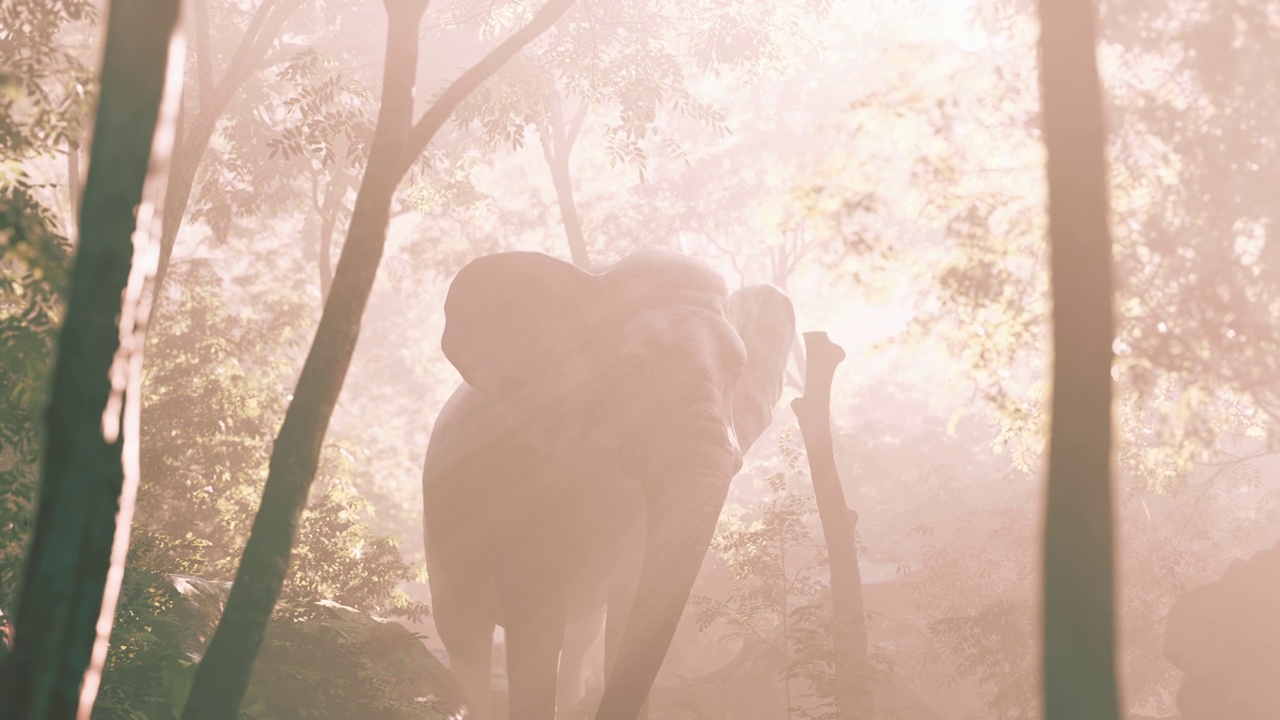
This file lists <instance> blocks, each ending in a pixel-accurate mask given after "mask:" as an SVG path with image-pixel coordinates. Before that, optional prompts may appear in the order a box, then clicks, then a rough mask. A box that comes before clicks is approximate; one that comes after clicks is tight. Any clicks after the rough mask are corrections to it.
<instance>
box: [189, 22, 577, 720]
mask: <svg viewBox="0 0 1280 720" xmlns="http://www.w3.org/2000/svg"><path fill="white" fill-rule="evenodd" d="M384 4H385V5H386V8H387V17H388V27H387V50H386V58H387V59H386V67H385V68H384V72H383V86H382V88H383V89H382V104H381V107H380V108H379V111H378V122H377V125H376V127H375V128H374V135H373V141H372V144H371V148H370V152H369V164H368V167H367V168H366V169H365V173H364V178H363V179H362V180H361V183H360V189H359V191H358V192H357V193H356V202H355V207H354V209H353V210H352V213H351V224H350V226H349V227H348V230H347V239H346V242H345V243H344V244H343V247H342V252H341V254H340V255H339V257H338V267H337V270H336V272H335V273H334V276H333V285H332V287H331V289H330V292H329V297H328V299H327V301H326V302H325V305H324V311H323V313H322V314H321V316H320V326H319V327H318V328H317V329H316V335H315V338H314V340H313V341H312V343H311V349H310V351H309V352H308V353H307V359H306V361H305V363H304V364H303V366H302V373H301V375H300V376H299V378H298V385H297V388H296V389H295V391H294V396H293V400H292V401H291V402H290V403H289V408H288V410H287V411H286V412H285V418H284V422H283V423H282V424H281V426H280V433H279V435H278V436H277V437H276V442H275V446H274V448H273V449H272V452H271V460H270V463H269V468H268V471H267V482H266V487H265V488H264V490H263V494H262V504H261V505H260V506H259V508H258V514H257V516H256V517H255V518H254V521H253V528H252V530H251V531H250V535H249V541H248V543H247V544H246V546H245V549H244V554H243V555H242V556H241V559H240V567H239V568H238V569H237V571H236V578H235V582H234V583H233V584H232V587H231V593H230V595H229V596H228V597H227V605H226V609H225V610H224V611H223V615H222V619H221V621H220V622H219V623H218V628H217V630H216V631H215V632H214V635H213V638H212V639H211V640H210V642H209V647H208V649H207V650H206V652H205V655H204V659H203V660H202V661H201V662H200V665H199V667H198V668H197V669H196V676H195V680H194V682H193V685H192V688H191V693H190V695H189V696H188V699H187V704H186V707H185V708H184V710H183V714H182V717H183V720H235V718H236V717H237V714H238V711H239V708H240V703H241V701H242V700H243V699H244V694H245V690H246V689H247V688H248V685H249V677H250V674H251V673H252V671H253V663H254V660H255V658H256V657H257V654H258V649H259V648H260V647H261V646H262V641H263V638H264V636H265V634H266V629H267V624H268V622H269V621H270V619H271V613H272V611H273V610H274V608H275V604H276V601H277V600H278V599H279V597H280V590H281V588H282V587H283V585H284V579H285V575H286V573H287V572H288V568H289V561H290V557H291V555H292V552H293V541H294V538H295V536H296V534H297V528H298V524H299V521H300V519H301V517H302V511H303V509H304V507H305V506H306V502H307V495H308V493H309V492H310V489H311V483H312V481H313V480H314V479H315V473H316V467H317V465H318V463H319V459H320V449H321V445H322V443H323V441H324V435H325V432H326V430H327V429H328V426H329V419H330V418H331V417H332V415H333V408H334V406H335V405H336V404H337V400H338V395H339V393H340V392H341V390H342V384H343V381H344V380H345V378H346V374H347V368H348V367H349V366H350V364H351V357H352V355H353V354H354V352H355V347H356V340H357V339H358V338H359V334H360V321H361V318H362V316H363V315H364V309H365V306H366V305H367V304H368V300H369V294H370V292H371V291H372V289H373V283H374V280H375V278H376V277H377V271H378V265H379V263H380V261H381V259H382V251H383V247H384V245H385V244H386V237H387V225H388V223H389V222H390V211H391V200H392V197H393V195H394V194H395V190H396V188H397V187H398V186H399V184H400V181H401V180H402V179H403V178H404V176H405V174H406V173H407V172H408V171H409V169H410V168H411V167H412V166H413V164H414V162H415V161H416V160H417V158H418V157H420V156H421V154H422V152H423V150H424V149H425V148H426V146H427V143H429V142H430V141H431V138H432V137H434V135H435V133H436V131H438V130H439V129H440V128H441V127H442V126H443V125H444V122H445V120H447V119H448V117H449V116H450V115H451V114H452V113H453V111H454V109H455V108H457V106H458V104H459V103H460V102H462V100H463V99H465V98H466V97H467V95H469V94H470V93H471V92H472V91H474V90H475V89H476V88H477V87H479V86H480V85H481V83H483V82H484V81H485V80H486V79H488V78H489V77H490V76H491V75H493V73H495V72H497V70H498V69H499V68H501V67H502V66H503V65H504V64H505V63H506V62H507V60H509V59H510V58H511V57H512V56H513V55H515V54H516V53H517V52H518V51H519V50H520V49H521V48H522V47H524V46H525V45H527V44H528V43H529V42H530V41H532V40H533V39H534V38H535V37H537V36H538V35H540V34H542V33H543V32H545V31H546V30H547V29H549V28H550V27H551V26H552V25H553V24H555V22H556V20H558V19H559V18H560V16H562V15H563V14H564V13H565V11H566V10H568V9H569V6H570V5H572V4H573V0H550V2H548V3H547V5H546V6H544V7H543V8H542V9H541V10H540V11H539V12H538V13H537V14H536V15H534V17H533V19H532V20H530V22H529V24H528V25H525V26H524V27H523V28H521V29H520V30H518V31H516V32H515V33H514V34H513V35H512V36H511V37H509V38H508V39H507V40H505V41H504V42H502V43H501V44H500V45H498V47H497V48H495V49H494V50H493V51H492V52H490V53H489V54H488V55H487V56H485V57H484V58H483V59H481V60H480V62H479V63H477V64H476V65H475V66H474V67H472V68H471V69H469V70H467V71H466V72H465V73H463V74H462V76H461V77H459V78H458V79H457V80H456V81H454V82H453V84H451V85H450V86H449V87H448V88H446V89H445V91H444V92H443V93H442V94H441V95H440V97H439V98H438V99H437V100H436V102H435V103H434V104H433V105H432V106H431V107H430V108H429V109H428V110H427V111H426V113H424V115H423V117H422V119H421V120H420V121H419V122H418V123H417V124H413V125H411V121H412V112H413V86H414V76H415V72H416V68H417V62H418V25H419V23H420V21H421V18H422V13H423V10H424V9H425V7H426V3H424V2H420V1H419V0H385V3H384Z"/></svg>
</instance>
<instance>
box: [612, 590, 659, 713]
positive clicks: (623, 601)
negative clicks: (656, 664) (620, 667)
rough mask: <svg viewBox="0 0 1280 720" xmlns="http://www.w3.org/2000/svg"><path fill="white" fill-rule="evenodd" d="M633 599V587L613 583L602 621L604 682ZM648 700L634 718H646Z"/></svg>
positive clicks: (619, 641)
mask: <svg viewBox="0 0 1280 720" xmlns="http://www.w3.org/2000/svg"><path fill="white" fill-rule="evenodd" d="M634 600H635V588H633V587H632V586H631V585H629V584H627V583H624V582H617V583H615V585H614V587H613V588H612V589H611V590H610V591H609V608H608V610H607V611H606V614H605V622H604V677H605V684H606V685H607V684H608V683H609V676H611V675H612V674H613V664H614V662H615V661H617V659H618V649H619V648H621V647H622V635H623V633H624V632H625V631H626V629H627V618H629V617H631V606H632V603H633V602H634ZM648 717H649V701H648V700H645V703H644V705H641V706H640V713H639V714H638V715H636V720H648Z"/></svg>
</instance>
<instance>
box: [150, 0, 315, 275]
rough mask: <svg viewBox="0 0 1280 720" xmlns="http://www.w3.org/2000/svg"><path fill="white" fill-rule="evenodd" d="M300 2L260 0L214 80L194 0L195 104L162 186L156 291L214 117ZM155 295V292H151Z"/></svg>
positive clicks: (200, 0) (203, 1)
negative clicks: (162, 213) (195, 106)
mask: <svg viewBox="0 0 1280 720" xmlns="http://www.w3.org/2000/svg"><path fill="white" fill-rule="evenodd" d="M301 6H302V0H262V2H261V4H259V5H258V8H257V10H255V11H254V14H253V16H252V17H250V19H249V23H248V25H247V26H246V27H245V30H244V34H243V35H242V36H241V37H240V42H239V43H238V44H237V46H236V49H235V51H234V52H233V53H232V55H231V58H230V60H229V62H228V64H227V67H226V69H225V70H224V71H223V74H222V77H221V78H219V79H218V80H217V81H215V80H214V69H213V63H214V59H215V58H214V53H213V48H212V47H211V44H210V27H209V11H208V0H194V1H193V2H192V9H193V10H194V13H193V14H194V19H195V22H194V23H193V29H194V36H195V50H196V52H195V53H194V55H195V59H196V83H195V93H193V95H194V97H195V98H196V99H197V102H198V106H197V108H196V110H195V111H194V112H193V115H192V118H191V122H190V123H189V124H188V125H187V126H186V127H183V128H182V129H181V130H180V132H179V140H178V143H179V144H178V150H177V151H176V152H175V153H174V159H173V169H172V172H170V173H169V182H168V185H167V187H166V188H165V192H164V231H163V232H164V234H163V235H162V236H161V238H160V260H159V264H158V266H157V269H156V290H157V293H158V292H159V291H161V290H163V288H164V280H165V277H166V275H167V274H168V271H169V261H170V258H171V257H172V255H173V246H174V244H175V243H176V242H177V239H178V229H179V228H180V227H181V226H182V219H183V217H184V216H185V214H186V211H187V205H188V203H189V202H190V201H191V190H192V188H193V187H194V185H195V179H196V171H197V170H198V169H199V167H200V161H201V159H202V158H203V157H204V154H205V151H206V150H207V149H208V147H209V141H210V140H211V139H212V138H213V133H214V130H216V129H217V127H218V120H219V118H221V117H222V114H223V112H224V111H225V110H226V108H227V105H228V103H230V102H231V99H232V97H234V96H235V94H236V92H237V91H239V90H240V87H241V86H242V85H244V83H245V81H246V80H248V78H249V77H250V76H251V75H252V74H253V72H254V71H255V70H256V69H257V66H258V64H259V63H261V62H262V60H263V58H265V57H266V55H267V51H268V50H270V49H271V47H272V45H274V44H275V42H276V40H277V38H279V36H280V33H281V31H282V30H283V28H284V25H285V22H286V21H287V20H288V19H289V18H290V17H291V16H292V15H293V14H294V13H295V12H296V11H297V10H298V8H299V7H301ZM157 296H158V297H159V295H157Z"/></svg>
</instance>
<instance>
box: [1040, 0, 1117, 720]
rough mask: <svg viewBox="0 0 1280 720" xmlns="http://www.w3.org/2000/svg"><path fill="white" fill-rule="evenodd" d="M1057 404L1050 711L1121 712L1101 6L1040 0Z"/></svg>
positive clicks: (1054, 719) (1105, 716)
mask: <svg viewBox="0 0 1280 720" xmlns="http://www.w3.org/2000/svg"><path fill="white" fill-rule="evenodd" d="M1040 22H1041V28H1042V29H1041V34H1040V85H1041V95H1040V97H1041V107H1042V111H1043V128H1044V138H1045V147H1046V149H1047V152H1048V167H1047V171H1048V183H1049V249H1050V262H1051V269H1050V278H1051V283H1052V293H1053V411H1052V412H1053V415H1052V429H1051V431H1050V437H1049V478H1048V489H1047V494H1046V501H1047V502H1046V509H1045V530H1044V587H1043V593H1044V597H1043V602H1044V607H1043V624H1044V649H1043V652H1044V664H1043V672H1044V704H1045V708H1044V710H1045V717H1046V719H1047V720H1115V719H1116V718H1118V717H1119V714H1120V712H1119V698H1118V695H1119V688H1118V684H1117V681H1116V671H1115V617H1114V613H1115V610H1114V595H1115V589H1114V584H1115V578H1114V574H1115V570H1114V568H1113V553H1114V551H1113V548H1112V542H1113V538H1112V534H1113V532H1114V529H1113V525H1112V504H1113V500H1112V491H1111V355H1112V347H1111V345H1112V340H1113V335H1114V327H1113V323H1114V321H1113V316H1112V280H1111V236H1110V231H1109V229H1108V226H1107V212H1108V208H1107V166H1106V147H1105V143H1106V129H1105V126H1104V121H1103V108H1102V89H1101V85H1100V82H1099V79H1098V69H1097V60H1096V55H1095V51H1096V45H1097V31H1096V27H1095V24H1096V22H1097V20H1096V8H1095V5H1094V3H1093V2H1082V1H1081V0H1041V2H1040Z"/></svg>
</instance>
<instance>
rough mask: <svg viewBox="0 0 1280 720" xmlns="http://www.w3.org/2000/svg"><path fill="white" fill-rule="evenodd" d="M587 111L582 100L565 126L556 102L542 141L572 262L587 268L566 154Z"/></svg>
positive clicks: (588, 256) (562, 115) (580, 224)
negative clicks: (546, 134)
mask: <svg viewBox="0 0 1280 720" xmlns="http://www.w3.org/2000/svg"><path fill="white" fill-rule="evenodd" d="M586 114H587V105H586V104H585V103H584V104H583V105H582V106H581V107H580V108H578V113H577V115H575V116H574V118H573V121H572V123H571V124H570V125H569V126H568V127H566V126H565V122H564V114H563V111H562V109H561V107H560V105H559V104H558V105H556V107H555V109H554V112H552V113H551V117H549V118H548V126H549V132H550V135H551V137H550V138H547V139H544V141H543V143H542V155H543V157H545V158H546V160H547V167H549V168H550V169H551V184H552V185H553V186H554V187H555V189H556V200H557V201H558V202H559V204H560V217H561V219H562V220H564V234H565V238H566V239H567V240H568V241H569V256H570V257H571V258H572V259H573V264H574V265H577V266H578V267H580V268H582V269H584V270H589V269H590V266H591V254H590V253H589V252H588V251H587V238H586V235H584V234H583V232H582V218H581V217H580V216H579V215H578V205H577V203H576V202H575V201H574V199H573V178H572V176H571V175H570V174H569V156H570V155H571V154H573V146H574V144H575V143H576V142H577V140H578V131H579V130H581V129H582V121H583V119H584V118H585V117H586Z"/></svg>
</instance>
